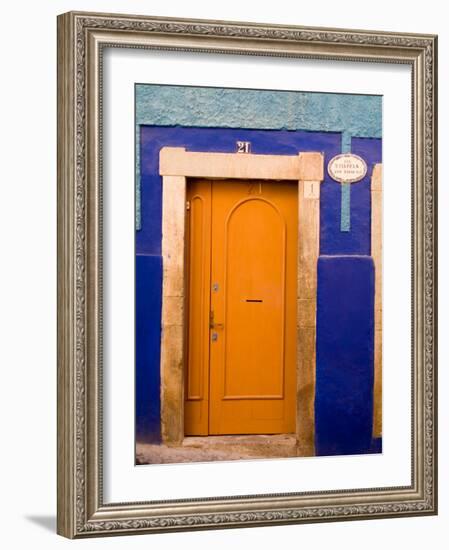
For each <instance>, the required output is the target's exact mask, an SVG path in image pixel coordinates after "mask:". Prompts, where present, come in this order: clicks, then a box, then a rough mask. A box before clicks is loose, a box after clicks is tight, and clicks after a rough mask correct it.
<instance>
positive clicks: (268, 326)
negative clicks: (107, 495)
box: [186, 180, 297, 435]
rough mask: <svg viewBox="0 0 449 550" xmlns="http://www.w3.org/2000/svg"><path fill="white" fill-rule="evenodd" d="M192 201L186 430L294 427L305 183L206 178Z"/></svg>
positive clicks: (285, 430)
mask: <svg viewBox="0 0 449 550" xmlns="http://www.w3.org/2000/svg"><path fill="white" fill-rule="evenodd" d="M199 194H201V197H202V199H201V200H202V203H201V205H202V206H201V208H204V210H202V221H201V223H199V221H198V211H199V203H198V205H197V206H198V208H196V210H197V212H195V205H194V202H195V201H198V199H197V197H198V196H199ZM189 200H190V223H189V226H190V227H189V242H190V248H189V254H188V256H189V273H190V280H189V293H190V301H189V331H190V332H189V338H188V342H189V352H188V357H189V360H188V373H187V377H186V378H187V388H188V391H187V401H186V434H187V435H189V434H192V435H193V434H197V435H201V434H203V435H205V434H217V435H218V434H257V433H259V434H269V433H288V432H294V431H295V418H296V294H297V293H296V284H297V277H296V263H297V185H296V184H294V183H292V184H290V183H281V182H264V181H254V180H251V181H236V180H229V181H214V182H211V181H207V180H201V181H195V182H193V183H192V186H191V188H190V191H189ZM207 205H209V209H207ZM195 219H196V222H195ZM200 227H201V230H200V229H199V228H200ZM200 235H201V237H200ZM199 242H201V247H199V245H198V244H195V243H199ZM199 248H201V250H202V253H201V254H199V255H198V253H197V254H195V250H197V251H198V250H199ZM200 257H201V258H202V259H201V260H200ZM200 261H202V262H203V265H200V263H199V262H200ZM204 264H206V265H204ZM206 336H207V338H206ZM189 381H190V382H189ZM193 382H194V383H193ZM194 386H195V388H200V387H201V388H202V391H201V392H200V391H196V392H192V391H191V389H192V388H193V387H194ZM194 394H195V395H194ZM193 397H197V399H196V404H195V405H193V404H192V398H193ZM189 402H190V403H189ZM189 409H190V410H191V411H193V410H196V412H195V413H194V414H192V413H189V412H188V410H189Z"/></svg>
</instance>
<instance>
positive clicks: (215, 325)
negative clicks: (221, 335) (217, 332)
mask: <svg viewBox="0 0 449 550" xmlns="http://www.w3.org/2000/svg"><path fill="white" fill-rule="evenodd" d="M209 328H213V329H218V328H219V329H223V328H224V323H216V322H215V315H214V311H213V310H212V311H211V312H210V314H209Z"/></svg>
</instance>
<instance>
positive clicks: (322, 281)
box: [136, 126, 381, 454]
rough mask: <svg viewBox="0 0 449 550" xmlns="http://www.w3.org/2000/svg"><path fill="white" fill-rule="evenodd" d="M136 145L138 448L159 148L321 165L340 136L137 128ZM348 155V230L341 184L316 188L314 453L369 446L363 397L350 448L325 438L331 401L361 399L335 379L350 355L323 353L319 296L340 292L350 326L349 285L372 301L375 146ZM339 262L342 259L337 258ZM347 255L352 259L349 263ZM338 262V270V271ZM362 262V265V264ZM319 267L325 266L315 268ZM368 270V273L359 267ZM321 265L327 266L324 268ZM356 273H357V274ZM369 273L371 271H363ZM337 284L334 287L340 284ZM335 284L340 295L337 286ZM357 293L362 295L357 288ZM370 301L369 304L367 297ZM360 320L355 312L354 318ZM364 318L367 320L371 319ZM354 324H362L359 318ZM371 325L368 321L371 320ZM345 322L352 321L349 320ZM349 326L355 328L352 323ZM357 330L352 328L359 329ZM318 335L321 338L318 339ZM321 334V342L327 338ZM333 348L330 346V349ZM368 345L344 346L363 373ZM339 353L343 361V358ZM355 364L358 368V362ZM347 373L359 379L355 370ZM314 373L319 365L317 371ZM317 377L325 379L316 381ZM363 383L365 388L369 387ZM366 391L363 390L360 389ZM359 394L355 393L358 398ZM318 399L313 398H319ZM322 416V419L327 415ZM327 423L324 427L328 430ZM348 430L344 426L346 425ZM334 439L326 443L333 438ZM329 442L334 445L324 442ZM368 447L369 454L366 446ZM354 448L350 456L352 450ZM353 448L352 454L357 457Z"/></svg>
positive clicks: (369, 311)
mask: <svg viewBox="0 0 449 550" xmlns="http://www.w3.org/2000/svg"><path fill="white" fill-rule="evenodd" d="M139 138H140V139H139V141H140V170H141V180H140V181H141V185H140V193H141V195H140V197H141V230H140V231H137V232H136V279H137V280H136V326H137V328H138V330H137V331H136V388H137V390H136V411H137V425H136V428H137V437H138V439H139V440H142V441H159V440H160V315H161V287H162V261H161V222H162V219H161V218H162V179H161V178H160V176H159V151H160V149H161V148H162V147H164V146H178V147H185V148H186V149H187V150H190V151H205V152H206V151H215V152H235V147H236V145H235V144H236V141H237V140H243V141H250V142H251V144H252V153H254V154H297V153H298V152H299V151H320V152H323V153H324V156H325V166H327V163H328V161H329V160H330V158H331V157H333V156H334V155H336V154H338V153H340V152H341V142H342V135H341V133H340V132H311V131H301V130H297V131H290V130H285V129H283V130H260V129H256V130H251V129H232V128H196V127H180V126H165V127H163V126H141V128H140V133H139ZM351 147H352V151H353V152H354V153H357V154H360V155H361V156H362V157H363V158H365V160H366V161H367V163H368V174H367V177H366V178H365V179H364V180H363V181H362V182H360V183H357V184H354V185H352V188H351V194H352V196H351V231H350V232H347V233H342V232H341V231H340V193H341V189H340V184H338V183H337V182H335V181H333V180H332V179H331V178H330V177H329V176H328V175H327V172H326V174H325V180H324V182H323V183H322V187H321V201H320V202H321V234H320V253H321V254H322V255H326V256H327V257H326V258H321V259H320V267H319V280H318V292H319V297H320V299H319V302H318V311H317V315H318V325H317V338H318V337H320V340H319V341H318V340H317V354H318V356H319V357H320V361H322V362H321V363H320V364H321V365H324V367H320V376H319V377H318V372H317V400H316V415H317V422H316V447H317V454H347V453H353V452H369V450H366V449H367V444H366V441H368V439H369V442H370V443H369V445H371V444H372V442H371V430H372V425H371V424H368V422H367V420H366V419H367V418H368V416H370V418H372V397H371V401H370V400H369V399H365V397H366V395H365V394H363V403H364V407H365V408H364V414H362V415H359V414H357V417H359V424H357V425H355V426H354V429H355V430H356V434H358V435H357V436H356V437H355V438H353V446H352V447H351V446H350V445H349V443H348V441H347V434H346V435H345V434H344V433H343V432H342V430H338V429H337V428H338V426H336V427H335V426H334V427H335V429H334V430H331V431H329V429H328V428H326V423H325V422H323V419H325V418H327V417H329V416H330V411H331V409H330V408H329V403H330V401H329V400H330V399H331V397H332V395H334V397H335V396H337V397H338V403H339V406H341V404H342V403H344V402H345V400H346V401H347V403H348V404H350V407H353V406H355V405H356V404H357V403H359V405H360V406H361V403H362V400H359V401H357V399H354V395H358V394H359V393H360V392H361V388H362V385H361V382H360V380H359V378H357V377H356V378H353V377H352V375H353V374H354V373H353V372H351V371H350V370H348V371H345V372H347V375H348V376H345V377H344V380H341V379H339V378H338V373H339V372H340V370H339V369H340V367H341V363H342V361H343V359H345V358H346V359H348V357H349V355H348V354H349V349H347V348H346V347H345V346H346V344H345V343H343V346H342V348H341V354H340V355H341V356H340V355H339V353H336V354H334V356H332V354H329V353H328V354H327V355H326V353H325V352H326V349H327V350H328V349H329V344H328V343H326V342H327V340H326V338H327V337H328V336H329V333H328V331H327V329H326V327H327V326H328V324H329V323H330V322H331V321H333V318H332V312H327V310H328V309H332V310H333V309H334V307H333V306H330V305H329V304H331V303H332V304H333V303H334V302H332V300H331V302H329V303H328V304H327V305H326V299H327V298H323V297H326V296H330V297H333V298H332V299H333V300H334V301H335V299H336V297H335V294H336V293H337V295H339V294H344V293H345V292H346V293H347V301H343V303H342V309H341V310H340V313H341V312H343V313H344V311H345V308H347V309H348V312H347V322H348V323H349V322H350V320H351V319H354V320H355V319H356V317H357V316H356V313H355V312H354V311H352V310H351V307H352V305H351V304H352V303H353V301H354V296H355V295H354V294H352V293H351V292H350V291H349V289H350V288H352V283H353V281H355V280H356V281H360V285H361V288H360V298H363V300H365V298H366V297H367V296H371V295H374V279H373V273H372V263H371V259H370V258H369V257H365V258H360V257H359V256H363V255H365V256H369V254H370V210H371V204H370V177H371V172H372V166H373V163H375V162H380V161H381V140H380V139H377V138H373V139H368V138H352V141H351ZM341 255H345V258H339V256H341ZM350 255H352V257H351V256H350ZM331 256H333V257H334V258H331V259H333V260H334V261H337V264H335V266H336V267H335V271H334V277H332V272H333V270H334V268H333V264H331V263H326V262H328V261H329V258H328V257H331ZM338 260H341V261H342V262H343V264H344V266H343V267H341V266H340V264H339V263H338ZM362 260H365V261H362ZM322 265H324V267H321V266H322ZM368 265H369V266H370V268H367V267H366V266H368ZM326 266H328V267H327V268H326ZM361 266H362V267H361ZM370 270H371V271H370ZM342 278H343V279H344V280H340V279H342ZM339 284H341V285H342V286H341V288H340V287H339V286H338V285H339ZM345 285H346V286H345ZM362 287H363V288H362ZM370 299H371V298H370ZM359 307H360V308H361V310H363V311H364V315H365V317H364V318H363V322H364V323H365V324H369V323H370V322H371V321H370V319H371V318H372V317H373V314H374V309H373V308H374V306H373V304H372V303H371V301H368V302H365V303H364V304H363V303H362V304H359ZM359 313H360V315H361V316H362V317H363V315H362V312H359ZM370 316H371V317H370ZM359 320H361V319H359ZM371 320H372V319H371ZM351 322H352V321H351ZM354 322H355V321H354ZM362 324H363V323H361V324H360V325H359V326H360V328H361V327H362ZM319 335H321V336H319ZM326 335H327V336H326ZM366 335H367V337H368V340H369V345H370V346H371V347H372V345H373V335H372V334H371V332H369V331H368V332H367V333H366ZM334 344H335V342H334ZM366 346H367V342H366V341H365V340H363V339H360V338H355V339H354V341H353V342H352V344H351V353H352V354H354V357H360V358H361V359H360V362H363V361H365V363H364V365H365V368H366V371H367V372H371V371H372V369H373V357H372V354H371V355H370V354H369V353H367V351H366ZM345 354H346V355H345ZM357 364H358V363H357ZM323 369H324V370H323ZM354 369H355V370H354V372H355V371H356V372H357V373H358V375H360V376H362V371H363V369H362V367H361V366H360V365H359V370H357V368H356V365H354ZM317 370H318V364H317ZM328 372H331V373H333V375H334V379H332V380H333V382H332V383H331V384H329V383H328V375H327V374H326V373H328ZM321 374H324V376H322V375H321ZM369 380H370V379H369V377H368V378H366V380H365V382H366V383H367V384H368V383H370V384H371V385H372V379H371V382H369ZM339 384H340V393H338V394H336V393H335V392H334V393H333V389H335V388H334V386H335V385H339ZM365 389H366V388H365ZM360 395H362V394H360ZM318 396H319V397H318ZM326 415H327V416H326ZM330 425H331V424H328V426H330ZM347 426H348V424H347ZM332 433H333V436H332ZM329 437H333V438H334V439H333V441H331V440H330V439H329ZM369 445H368V447H369ZM354 449H356V450H354ZM357 449H359V450H357Z"/></svg>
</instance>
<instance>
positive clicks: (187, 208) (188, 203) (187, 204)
mask: <svg viewBox="0 0 449 550" xmlns="http://www.w3.org/2000/svg"><path fill="white" fill-rule="evenodd" d="M186 210H190V201H187V202H186Z"/></svg>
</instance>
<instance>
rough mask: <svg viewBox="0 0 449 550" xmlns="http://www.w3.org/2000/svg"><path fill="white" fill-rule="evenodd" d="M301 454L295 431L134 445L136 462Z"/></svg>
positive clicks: (243, 458) (258, 457) (194, 460)
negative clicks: (173, 443)
mask: <svg viewBox="0 0 449 550" xmlns="http://www.w3.org/2000/svg"><path fill="white" fill-rule="evenodd" d="M298 456H304V454H303V453H301V449H300V448H299V446H298V442H297V438H296V435H295V434H280V435H220V436H214V435H211V436H205V437H200V436H190V437H185V438H184V440H183V442H182V443H181V445H178V446H171V445H170V446H168V445H165V444H162V443H161V444H152V443H139V442H137V444H136V464H139V465H140V464H174V463H185V462H214V461H218V460H245V459H261V458H287V457H298Z"/></svg>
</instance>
